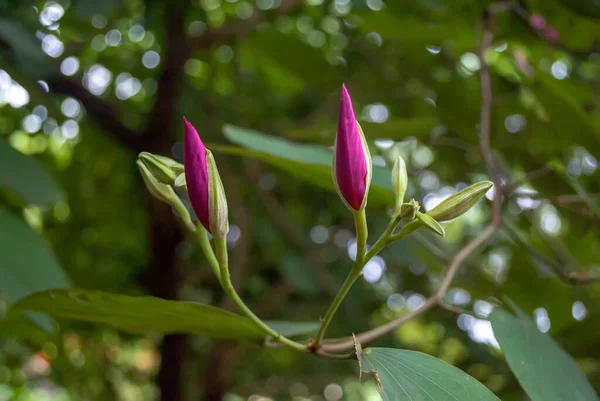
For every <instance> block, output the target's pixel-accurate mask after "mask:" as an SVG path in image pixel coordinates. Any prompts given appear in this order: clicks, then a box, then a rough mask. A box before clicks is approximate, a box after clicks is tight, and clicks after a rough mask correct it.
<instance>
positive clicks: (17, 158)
mask: <svg viewBox="0 0 600 401" xmlns="http://www.w3.org/2000/svg"><path fill="white" fill-rule="evenodd" d="M0 187H6V188H8V189H10V190H12V191H14V192H16V193H17V194H18V195H19V196H20V197H21V198H22V199H23V201H24V202H25V203H28V204H36V205H40V206H49V205H52V204H54V203H56V202H59V201H61V200H62V199H63V194H62V192H61V190H60V188H59V187H58V186H57V185H56V183H55V182H54V180H53V179H52V177H50V175H48V173H46V171H45V170H44V169H43V168H42V166H41V165H40V164H39V162H38V161H37V160H36V159H35V158H34V157H31V156H26V155H24V154H22V153H21V152H19V151H18V150H16V149H14V148H13V147H12V146H10V145H9V144H8V142H6V141H4V140H0Z"/></svg>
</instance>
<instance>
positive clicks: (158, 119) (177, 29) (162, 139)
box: [144, 1, 190, 151]
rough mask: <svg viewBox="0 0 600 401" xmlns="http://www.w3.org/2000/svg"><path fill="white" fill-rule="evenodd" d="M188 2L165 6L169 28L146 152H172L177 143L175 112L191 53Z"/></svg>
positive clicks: (149, 119)
mask: <svg viewBox="0 0 600 401" xmlns="http://www.w3.org/2000/svg"><path fill="white" fill-rule="evenodd" d="M186 11H187V2H185V1H174V2H170V3H169V5H168V6H165V9H164V12H165V13H168V14H169V15H168V18H167V24H166V25H167V26H166V40H165V46H166V51H165V54H164V55H163V56H161V59H162V60H164V61H165V63H164V64H163V68H162V71H161V73H160V77H159V78H158V88H157V91H156V96H155V100H154V106H153V107H152V110H151V111H150V112H149V113H148V115H149V118H148V119H147V123H146V130H145V133H144V136H145V137H146V138H145V139H146V144H145V149H146V150H148V151H156V150H157V149H165V148H166V149H169V148H170V147H171V145H172V142H173V140H174V137H175V134H174V131H173V126H174V120H175V115H176V113H175V110H176V107H177V99H178V95H179V89H180V86H181V83H182V79H181V76H182V75H183V74H182V73H183V65H184V63H185V61H186V60H187V58H188V55H189V53H190V51H189V46H188V45H187V36H186V32H185V17H186Z"/></svg>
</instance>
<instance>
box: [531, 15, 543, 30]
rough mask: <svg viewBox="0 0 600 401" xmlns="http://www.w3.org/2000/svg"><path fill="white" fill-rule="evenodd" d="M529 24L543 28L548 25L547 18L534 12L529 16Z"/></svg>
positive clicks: (536, 27) (535, 27)
mask: <svg viewBox="0 0 600 401" xmlns="http://www.w3.org/2000/svg"><path fill="white" fill-rule="evenodd" d="M529 25H530V26H531V27H532V28H533V29H537V30H542V29H544V28H545V27H546V20H545V19H544V17H542V16H541V15H540V14H532V15H531V16H530V17H529Z"/></svg>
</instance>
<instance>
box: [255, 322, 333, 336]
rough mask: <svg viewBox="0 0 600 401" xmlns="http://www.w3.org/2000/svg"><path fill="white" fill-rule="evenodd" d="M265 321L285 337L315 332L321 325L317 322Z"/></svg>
mask: <svg viewBox="0 0 600 401" xmlns="http://www.w3.org/2000/svg"><path fill="white" fill-rule="evenodd" d="M265 323H266V324H267V325H268V326H269V327H271V328H272V329H273V330H275V331H277V332H278V333H279V334H281V335H282V336H285V337H297V336H302V335H306V334H315V333H316V332H317V330H319V326H320V325H321V324H320V323H319V322H279V321H265Z"/></svg>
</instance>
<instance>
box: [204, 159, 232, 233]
mask: <svg viewBox="0 0 600 401" xmlns="http://www.w3.org/2000/svg"><path fill="white" fill-rule="evenodd" d="M206 165H207V169H208V219H209V224H210V232H211V234H212V235H213V236H214V237H223V236H225V235H226V234H227V232H228V231H229V218H228V209H227V198H226V197H225V189H224V188H223V182H221V177H220V176H219V171H218V170H217V164H216V162H215V158H214V157H213V155H212V152H211V151H210V150H206Z"/></svg>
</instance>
